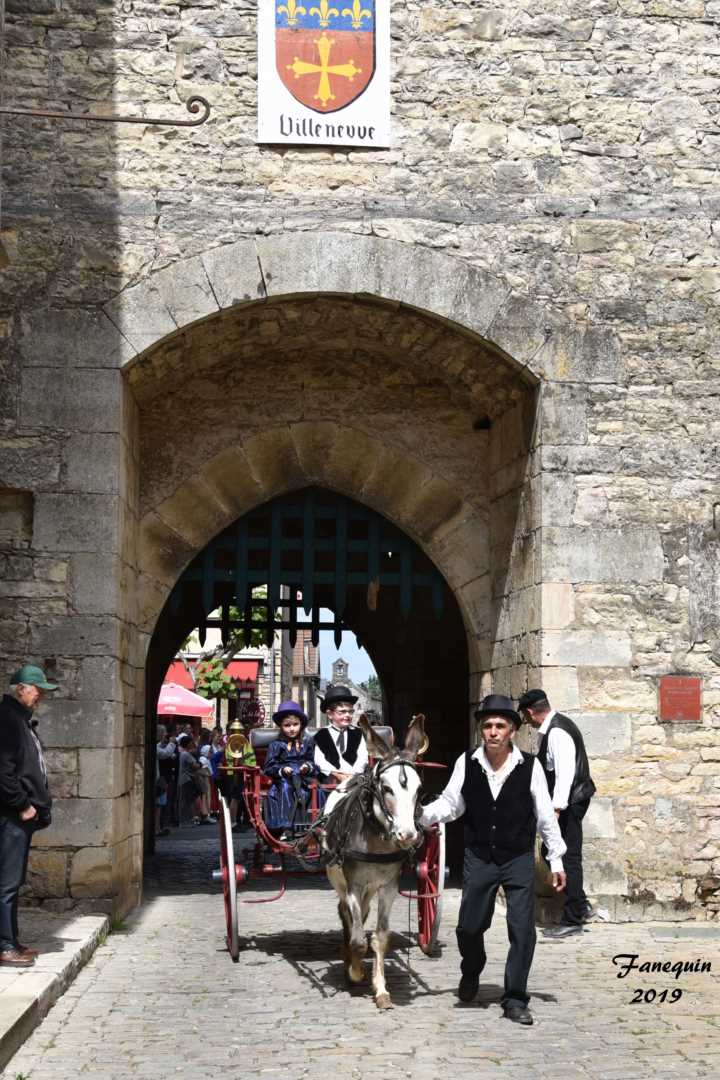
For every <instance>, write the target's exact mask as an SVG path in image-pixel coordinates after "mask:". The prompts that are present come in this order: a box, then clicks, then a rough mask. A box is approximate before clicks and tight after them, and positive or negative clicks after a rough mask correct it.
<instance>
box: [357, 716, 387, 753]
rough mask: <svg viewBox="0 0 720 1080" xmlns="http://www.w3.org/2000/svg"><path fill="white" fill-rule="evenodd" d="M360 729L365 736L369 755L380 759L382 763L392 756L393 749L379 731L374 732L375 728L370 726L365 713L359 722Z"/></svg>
mask: <svg viewBox="0 0 720 1080" xmlns="http://www.w3.org/2000/svg"><path fill="white" fill-rule="evenodd" d="M358 727H359V728H360V730H361V731H362V733H363V735H364V736H365V742H366V743H367V748H368V753H369V754H371V755H372V757H375V758H380V760H381V761H382V760H383V759H384V758H386V757H389V756H390V754H392V747H391V746H388V744H387V743H386V742H385V740H384V739H383V737H382V735H380V734H379V733H378V732H377V731H375V730H373V728H372V727H371V726H370V721H369V720H368V718H367V716H366V715H365V713H361V714H360V719H359V720H358Z"/></svg>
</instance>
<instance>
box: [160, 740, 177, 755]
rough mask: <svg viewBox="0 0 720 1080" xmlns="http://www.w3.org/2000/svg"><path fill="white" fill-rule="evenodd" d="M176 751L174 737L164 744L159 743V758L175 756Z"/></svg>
mask: <svg viewBox="0 0 720 1080" xmlns="http://www.w3.org/2000/svg"><path fill="white" fill-rule="evenodd" d="M175 753H176V747H175V743H174V741H173V740H172V739H170V741H169V742H167V743H165V745H164V746H163V744H162V743H158V744H157V756H158V757H159V758H171V757H174V756H175Z"/></svg>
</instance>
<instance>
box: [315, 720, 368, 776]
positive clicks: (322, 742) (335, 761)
mask: <svg viewBox="0 0 720 1080" xmlns="http://www.w3.org/2000/svg"><path fill="white" fill-rule="evenodd" d="M313 737H314V739H315V745H316V746H319V747H320V749H321V751H322V752H323V754H324V755H325V757H326V758H327V759H328V761H329V762H330V764H331V765H333V766H334V767H335V768H336V769H337V770H338V771H339V772H342V771H343V770H342V767H341V765H340V755H339V754H338V751H337V747H336V745H335V742H334V740H333V737H332V735H331V734H330V730H329V728H320V729H319V731H316V732H315V735H314V736H313ZM362 738H363V733H362V731H361V730H360V728H356V727H349V728H346V729H345V751H344V753H343V761H346V762H347V764H348V765H354V764H355V762H356V761H357V754H358V749H359V747H360V743H361V741H362Z"/></svg>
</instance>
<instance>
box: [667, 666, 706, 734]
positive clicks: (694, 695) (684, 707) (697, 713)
mask: <svg viewBox="0 0 720 1080" xmlns="http://www.w3.org/2000/svg"><path fill="white" fill-rule="evenodd" d="M660 720H661V722H669V721H675V722H678V721H679V722H684V723H686V724H699V723H701V722H702V679H698V678H696V677H695V676H693V675H663V677H662V678H661V679H660Z"/></svg>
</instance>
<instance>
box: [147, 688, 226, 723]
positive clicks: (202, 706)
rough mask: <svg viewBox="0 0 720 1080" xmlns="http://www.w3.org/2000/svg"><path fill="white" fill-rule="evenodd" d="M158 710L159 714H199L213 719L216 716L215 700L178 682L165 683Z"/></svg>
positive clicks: (161, 691)
mask: <svg viewBox="0 0 720 1080" xmlns="http://www.w3.org/2000/svg"><path fill="white" fill-rule="evenodd" d="M157 711H158V716H199V717H203V718H206V719H212V718H213V717H214V716H215V702H214V701H207V700H206V699H205V698H204V697H200V695H199V694H193V692H192V690H186V689H185V687H184V686H178V685H177V683H163V685H162V689H161V690H160V698H159V700H158V707H157Z"/></svg>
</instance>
